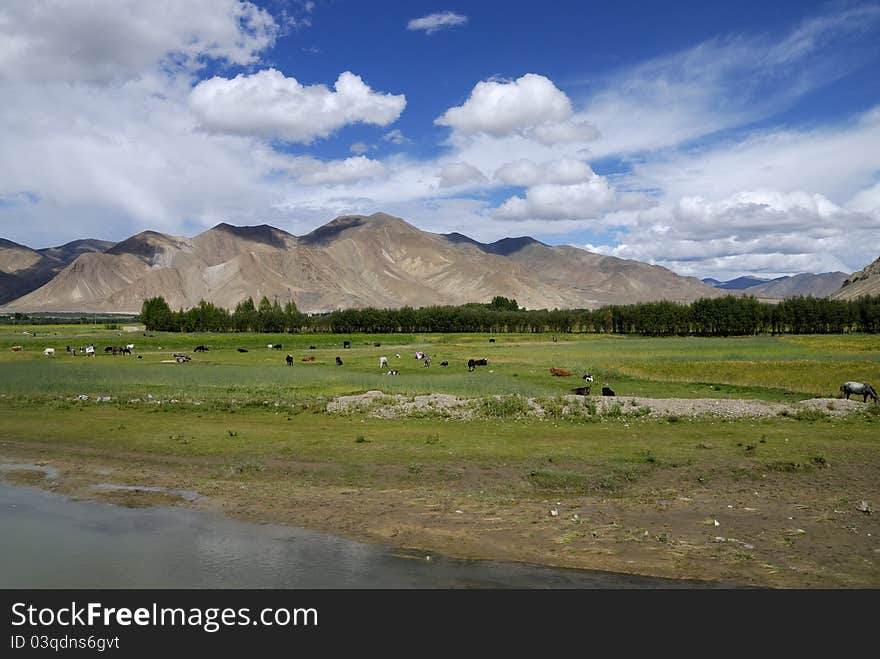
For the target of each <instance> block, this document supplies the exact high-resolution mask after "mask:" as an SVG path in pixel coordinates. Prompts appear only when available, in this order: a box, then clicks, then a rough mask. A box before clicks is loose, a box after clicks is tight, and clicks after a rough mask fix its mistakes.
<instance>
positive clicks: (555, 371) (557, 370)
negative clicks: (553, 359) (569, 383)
mask: <svg viewBox="0 0 880 659" xmlns="http://www.w3.org/2000/svg"><path fill="white" fill-rule="evenodd" d="M550 375H555V376H557V377H566V376H569V375H571V371H565V370H563V369H561V368H553V367H552V366H551V367H550Z"/></svg>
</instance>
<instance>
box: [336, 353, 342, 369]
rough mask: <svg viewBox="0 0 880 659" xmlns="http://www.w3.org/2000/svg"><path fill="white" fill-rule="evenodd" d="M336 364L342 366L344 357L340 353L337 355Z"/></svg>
mask: <svg viewBox="0 0 880 659" xmlns="http://www.w3.org/2000/svg"><path fill="white" fill-rule="evenodd" d="M336 365H337V366H342V357H340V356H339V355H336Z"/></svg>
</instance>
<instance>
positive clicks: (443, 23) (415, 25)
mask: <svg viewBox="0 0 880 659" xmlns="http://www.w3.org/2000/svg"><path fill="white" fill-rule="evenodd" d="M467 22H468V17H467V16H463V15H462V14H456V13H455V12H454V11H442V12H437V13H435V14H429V15H428V16H422V17H421V18H414V19H412V20H411V21H410V22H409V23H407V24H406V29H407V30H424V32H425V34H434V33H435V32H437V31H439V30H445V29H448V28H451V27H455V26H456V25H464V24H465V23H467Z"/></svg>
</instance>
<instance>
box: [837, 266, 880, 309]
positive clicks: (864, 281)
mask: <svg viewBox="0 0 880 659" xmlns="http://www.w3.org/2000/svg"><path fill="white" fill-rule="evenodd" d="M863 295H880V258H878V259H876V260H875V261H874V262H873V263H871V264H870V265H868V266H866V267H865V268H864V269H862V270H859V271H858V272H855V273H853V274H852V275H850V276H849V277H847V279H846V281H845V282H843V286H841V287H840V290H839V291H837V292H836V293H834V294H833V295H832V296H831V297H832V298H834V299H836V300H855V299H856V298H860V297H862V296H863Z"/></svg>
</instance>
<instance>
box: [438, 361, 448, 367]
mask: <svg viewBox="0 0 880 659" xmlns="http://www.w3.org/2000/svg"><path fill="white" fill-rule="evenodd" d="M440 366H449V362H447V361H442V362H440Z"/></svg>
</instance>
